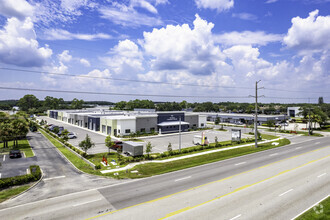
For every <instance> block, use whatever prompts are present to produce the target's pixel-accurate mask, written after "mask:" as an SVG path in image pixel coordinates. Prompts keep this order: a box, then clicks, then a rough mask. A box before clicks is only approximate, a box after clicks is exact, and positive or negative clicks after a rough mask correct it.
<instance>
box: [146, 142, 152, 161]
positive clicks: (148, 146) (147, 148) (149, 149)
mask: <svg viewBox="0 0 330 220" xmlns="http://www.w3.org/2000/svg"><path fill="white" fill-rule="evenodd" d="M151 151H152V145H151V143H150V141H149V142H148V143H147V145H146V153H147V154H148V158H149V154H150V153H151Z"/></svg>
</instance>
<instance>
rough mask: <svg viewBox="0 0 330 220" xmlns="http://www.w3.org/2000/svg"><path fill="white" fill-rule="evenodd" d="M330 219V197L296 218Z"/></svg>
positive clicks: (299, 219)
mask: <svg viewBox="0 0 330 220" xmlns="http://www.w3.org/2000/svg"><path fill="white" fill-rule="evenodd" d="M321 219H330V197H328V198H327V199H325V200H323V201H322V202H320V203H319V204H317V205H316V206H314V207H313V208H311V209H310V210H308V211H307V212H305V213H304V214H302V215H301V216H299V217H298V218H296V220H321Z"/></svg>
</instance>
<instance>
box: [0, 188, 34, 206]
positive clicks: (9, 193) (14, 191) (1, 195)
mask: <svg viewBox="0 0 330 220" xmlns="http://www.w3.org/2000/svg"><path fill="white" fill-rule="evenodd" d="M33 184H34V183H29V184H26V185H23V186H15V187H12V188H9V189H5V190H1V191H0V203H1V202H3V201H5V200H7V199H10V198H11V197H13V196H15V195H18V194H20V193H21V192H24V191H25V190H27V189H28V188H30V187H31V186H32V185H33Z"/></svg>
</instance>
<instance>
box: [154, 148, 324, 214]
mask: <svg viewBox="0 0 330 220" xmlns="http://www.w3.org/2000/svg"><path fill="white" fill-rule="evenodd" d="M327 157H330V154H329V155H327V156H325V157H322V158H320V159H317V160H312V161H309V162H308V163H305V164H303V165H300V166H297V167H295V168H292V169H289V170H285V171H283V172H280V173H278V174H276V175H274V176H271V177H268V178H266V179H263V180H260V181H258V182H255V183H252V184H250V185H245V186H242V187H239V188H237V189H235V190H234V191H232V192H229V193H227V194H224V195H222V196H219V197H216V198H214V199H211V200H208V201H206V202H203V203H200V204H198V205H195V206H189V207H186V208H183V209H180V210H178V211H175V212H172V213H170V214H167V215H166V216H165V217H163V218H160V219H159V220H162V219H166V218H169V217H171V216H174V215H177V214H180V213H182V212H185V211H188V210H190V209H193V208H197V207H199V206H201V205H205V204H207V203H210V202H213V201H215V200H217V199H220V198H223V197H225V196H228V195H230V194H233V193H235V192H239V191H241V190H243V189H246V188H249V187H251V186H254V185H257V184H259V183H262V182H265V181H267V180H269V179H273V178H275V177H277V176H280V175H282V174H284V173H287V172H290V171H293V170H296V169H298V168H301V167H304V166H306V165H309V164H311V163H314V162H316V161H319V160H322V159H325V158H327Z"/></svg>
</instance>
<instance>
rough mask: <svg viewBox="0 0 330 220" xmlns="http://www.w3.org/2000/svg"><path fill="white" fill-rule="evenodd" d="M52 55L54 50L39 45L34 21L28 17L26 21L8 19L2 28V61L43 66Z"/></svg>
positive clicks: (0, 51) (20, 64)
mask: <svg viewBox="0 0 330 220" xmlns="http://www.w3.org/2000/svg"><path fill="white" fill-rule="evenodd" d="M51 55H52V50H51V49H49V48H48V46H47V45H46V46H45V47H39V43H38V41H37V40H36V34H35V31H34V27H33V23H32V21H31V19H30V18H29V17H28V18H26V19H25V20H24V21H20V20H18V19H17V18H14V17H13V18H9V19H7V23H6V25H5V27H4V29H2V30H0V61H1V62H3V63H7V64H12V65H16V66H29V67H32V66H43V65H44V64H45V62H46V61H47V59H48V58H49V57H50V56H51Z"/></svg>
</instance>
